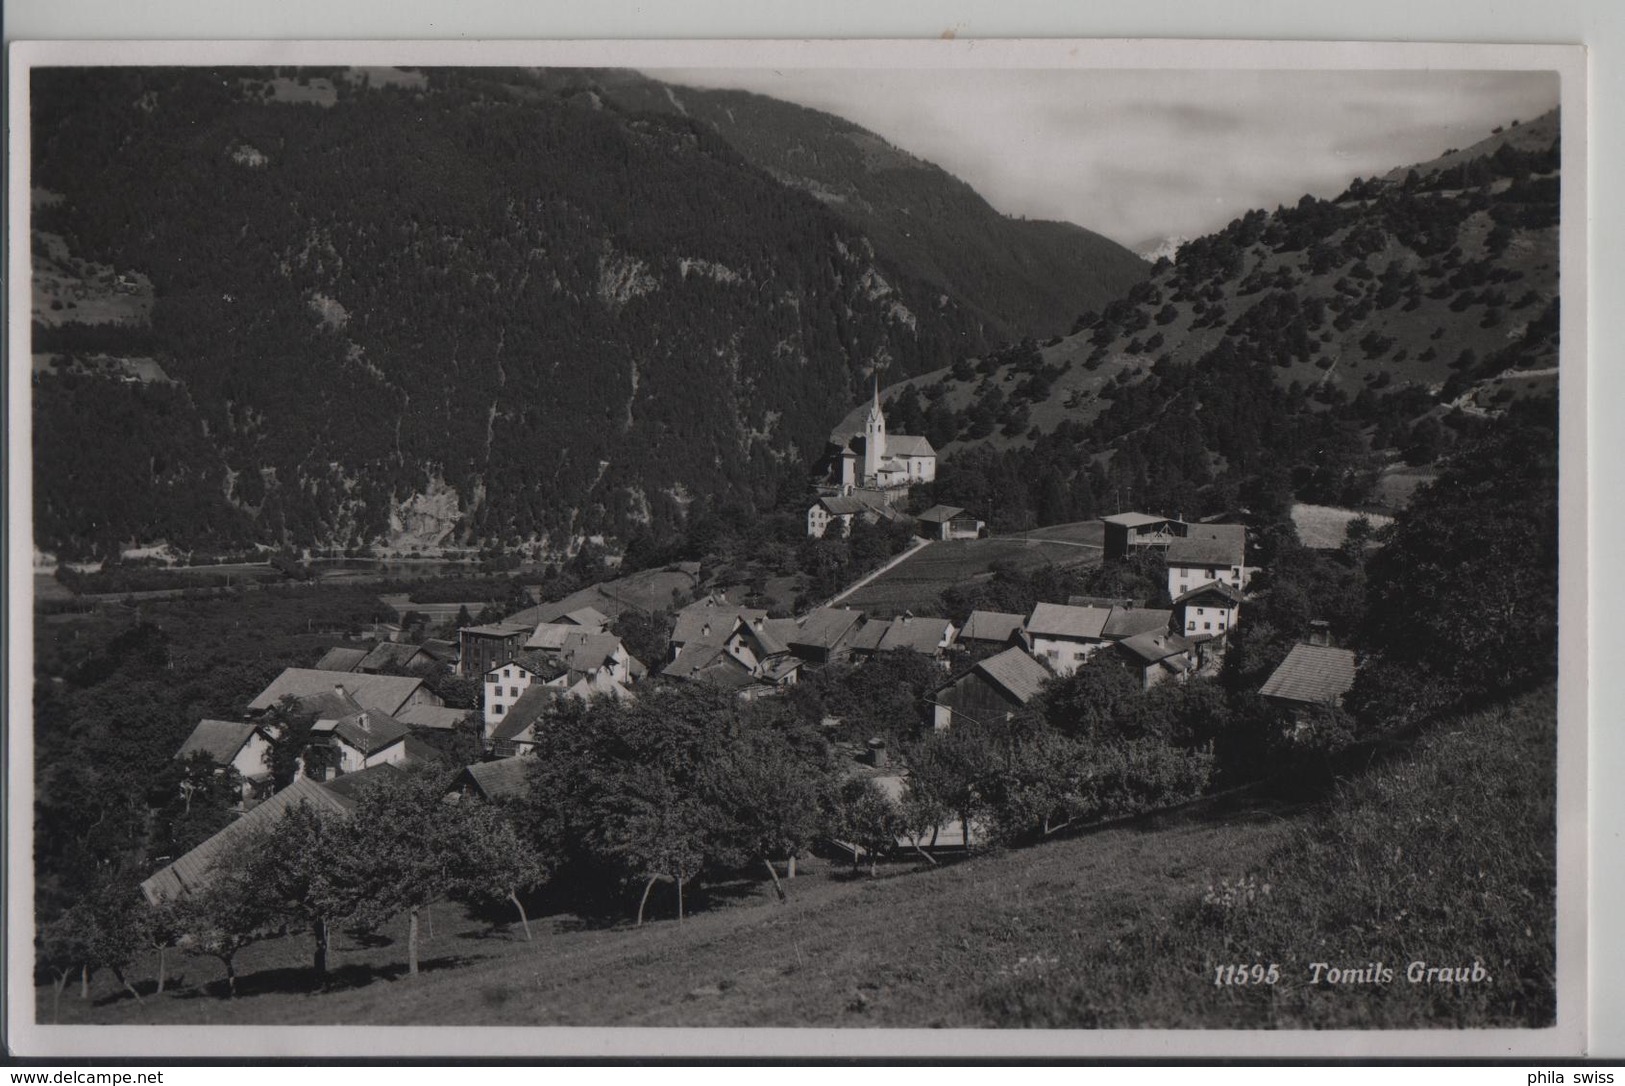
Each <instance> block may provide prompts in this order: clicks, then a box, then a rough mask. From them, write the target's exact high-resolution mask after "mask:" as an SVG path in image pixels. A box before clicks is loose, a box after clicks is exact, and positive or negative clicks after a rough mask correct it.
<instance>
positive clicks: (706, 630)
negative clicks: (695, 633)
mask: <svg viewBox="0 0 1625 1086" xmlns="http://www.w3.org/2000/svg"><path fill="white" fill-rule="evenodd" d="M700 636H701V637H710V636H711V624H710V623H709V622H707V623H706V624H705V625H704V626H701V627H700Z"/></svg>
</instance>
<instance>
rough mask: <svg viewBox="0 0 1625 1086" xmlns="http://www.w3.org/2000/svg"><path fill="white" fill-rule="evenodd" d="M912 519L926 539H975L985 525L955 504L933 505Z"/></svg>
mask: <svg viewBox="0 0 1625 1086" xmlns="http://www.w3.org/2000/svg"><path fill="white" fill-rule="evenodd" d="M914 519H915V520H917V521H919V522H920V534H921V535H923V536H925V537H926V538H927V539H977V538H979V537H980V536H981V534H982V530H983V529H984V528H986V527H987V524H986V523H985V522H983V521H980V520H977V519H976V518H975V517H973V516H971V515H970V514H969V513H967V512H965V511H964V510H963V509H961V508H959V506H957V505H933V506H932V507H931V508H929V509H927V510H926V511H925V512H923V513H921V514H919V515H918V516H916V517H915V518H914Z"/></svg>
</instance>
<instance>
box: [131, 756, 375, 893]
mask: <svg viewBox="0 0 1625 1086" xmlns="http://www.w3.org/2000/svg"><path fill="white" fill-rule="evenodd" d="M300 804H307V805H309V806H310V807H311V808H313V809H314V810H316V811H318V812H325V813H327V814H330V815H339V816H343V815H346V814H348V813H349V812H350V810H351V809H352V808H353V807H354V806H355V801H354V800H353V799H350V798H347V797H345V796H342V795H340V794H339V793H337V792H334V791H332V790H331V789H329V788H327V787H325V786H323V785H322V784H321V783H319V782H317V781H313V780H311V779H309V778H308V777H301V778H300V779H298V780H296V781H294V782H293V783H292V784H290V785H288V787H286V788H284V789H282V790H281V791H279V792H277V793H276V794H275V795H273V796H271V797H270V798H269V799H267V800H266V801H265V802H263V803H260V804H258V805H257V806H255V807H252V808H250V809H249V810H248V811H246V812H245V813H244V814H242V815H240V816H239V817H237V818H235V819H233V820H232V821H230V822H228V823H227V824H226V825H225V827H224V828H223V829H221V830H220V832H219V833H216V834H215V835H214V836H213V837H210V838H209V839H208V840H206V841H204V842H202V843H201V844H199V845H198V846H197V847H196V848H194V849H192V850H191V851H190V852H188V853H186V854H185V855H183V856H180V857H178V858H177V859H175V860H173V861H171V862H170V863H168V864H166V865H165V866H163V867H161V868H159V869H158V870H157V871H155V872H153V873H152V874H151V875H150V876H148V877H147V879H146V880H144V881H143V882H142V883H141V893H142V894H143V895H144V896H145V897H146V899H147V901H148V902H149V903H151V904H153V905H161V904H163V903H164V902H166V901H175V900H177V899H179V898H182V897H184V896H186V895H187V894H189V893H195V892H197V891H199V890H202V889H203V888H205V887H206V886H208V883H209V876H210V873H211V872H212V870H213V869H214V867H215V866H216V865H217V864H219V863H220V861H221V860H222V859H224V858H225V857H226V856H229V855H232V854H233V853H235V852H236V851H238V850H240V849H242V848H245V847H247V845H248V843H249V842H250V841H252V840H253V839H254V837H255V835H257V834H259V833H264V832H268V831H269V830H270V829H271V827H272V826H274V825H276V823H277V822H278V820H280V819H281V818H282V816H283V815H284V814H285V813H286V812H287V811H289V810H291V809H292V808H294V807H297V806H299V805H300Z"/></svg>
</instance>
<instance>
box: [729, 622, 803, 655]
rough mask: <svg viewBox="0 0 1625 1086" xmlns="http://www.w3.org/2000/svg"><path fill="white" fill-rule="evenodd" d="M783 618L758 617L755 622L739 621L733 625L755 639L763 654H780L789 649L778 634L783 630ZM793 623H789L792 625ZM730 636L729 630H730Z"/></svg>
mask: <svg viewBox="0 0 1625 1086" xmlns="http://www.w3.org/2000/svg"><path fill="white" fill-rule="evenodd" d="M784 621H785V620H783V619H776V620H775V619H765V618H764V619H760V620H758V621H756V622H740V623H736V624H735V626H734V629H735V630H743V631H744V633H745V634H746V636H747V637H750V638H752V639H754V640H755V642H756V643H757V644H758V645H760V646H761V648H762V655H763V656H780V655H783V654H784V653H787V652H789V651H790V646H789V645H787V644H785V642H784V639H783V638H782V637H781V636H780V634H781V632H784V626H783V623H784ZM794 625H795V624H794V623H791V626H792V627H793V626H794ZM730 636H731V632H730Z"/></svg>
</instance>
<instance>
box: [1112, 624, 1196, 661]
mask: <svg viewBox="0 0 1625 1086" xmlns="http://www.w3.org/2000/svg"><path fill="white" fill-rule="evenodd" d="M1118 645H1120V646H1121V647H1122V648H1123V650H1124V651H1125V652H1127V653H1128V654H1129V655H1131V656H1133V657H1135V658H1136V659H1138V660H1139V661H1141V662H1142V663H1146V664H1155V663H1160V662H1161V661H1163V660H1166V659H1168V657H1170V656H1178V655H1179V654H1180V653H1184V652H1189V651H1190V650H1191V645H1190V642H1189V641H1186V640H1185V639H1184V638H1183V637H1180V636H1179V635H1178V634H1175V633H1168V632H1166V631H1164V632H1162V633H1143V634H1138V635H1136V636H1134V637H1130V638H1127V639H1126V640H1123V641H1119V642H1118Z"/></svg>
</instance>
